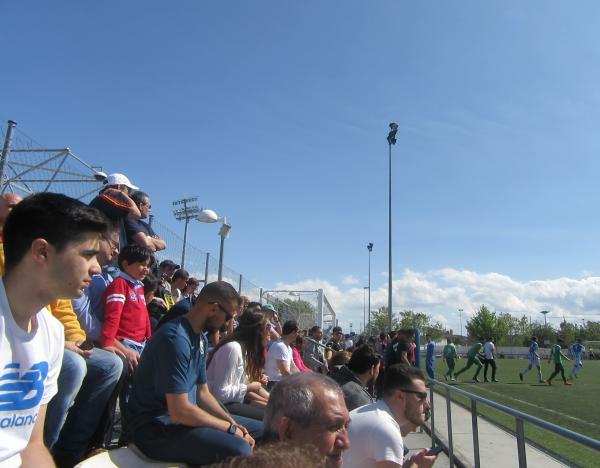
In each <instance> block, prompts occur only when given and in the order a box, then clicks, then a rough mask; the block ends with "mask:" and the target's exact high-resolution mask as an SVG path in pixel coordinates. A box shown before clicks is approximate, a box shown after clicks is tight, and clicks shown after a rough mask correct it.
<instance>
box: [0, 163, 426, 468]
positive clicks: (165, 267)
mask: <svg viewBox="0 0 600 468" xmlns="http://www.w3.org/2000/svg"><path fill="white" fill-rule="evenodd" d="M150 211H151V199H150V196H149V195H148V194H146V193H144V192H142V191H141V190H139V188H138V187H136V186H135V185H133V184H132V183H131V181H130V180H129V179H128V178H127V177H126V176H124V175H123V174H111V175H109V176H108V177H107V179H106V181H105V185H104V187H103V189H102V191H101V192H100V193H99V194H98V195H97V196H96V197H95V198H94V199H93V200H92V202H91V203H90V204H89V205H86V204H84V203H82V202H80V201H77V200H74V199H72V198H69V197H67V196H65V195H61V194H54V193H39V194H35V195H30V196H28V197H27V198H25V199H21V197H20V196H18V195H16V194H14V193H5V194H4V195H2V196H0V273H1V274H2V281H1V282H0V312H1V313H0V359H1V362H0V365H1V368H2V369H1V371H0V466H8V467H12V466H15V467H16V466H32V467H36V468H37V467H44V466H59V467H72V466H76V465H77V464H79V463H81V465H82V466H85V460H86V459H88V458H90V457H94V456H98V454H99V453H101V452H103V451H106V450H107V449H114V448H115V442H114V441H115V440H116V437H115V427H120V431H119V432H118V442H116V445H117V446H118V447H129V448H130V449H131V450H132V451H135V452H136V453H141V455H142V456H144V457H146V458H147V459H151V460H156V461H164V462H169V463H179V464H187V465H190V466H209V465H212V466H222V467H225V466H300V464H302V466H304V467H307V466H323V467H339V466H342V465H343V466H346V467H369V466H373V467H375V466H389V467H393V466H418V467H429V466H432V465H433V464H434V462H435V460H436V456H435V455H429V454H428V451H427V450H421V451H419V452H417V453H415V454H413V455H412V456H407V453H408V449H407V448H406V446H405V444H404V440H403V437H404V436H406V435H407V434H408V433H409V432H411V431H414V430H415V429H417V428H418V427H420V426H421V425H423V424H424V423H425V421H426V419H427V418H428V416H429V403H428V401H427V396H428V392H427V390H426V386H425V384H426V379H425V377H424V374H423V373H422V372H421V371H420V370H419V369H417V368H415V367H414V365H415V349H414V343H412V341H411V336H410V332H409V331H400V332H398V333H392V334H390V335H386V334H382V335H381V336H380V337H379V338H375V337H369V338H366V337H362V338H358V337H356V336H354V335H344V334H343V330H342V329H341V328H340V327H337V326H336V327H333V329H332V330H330V331H329V330H328V332H330V336H329V337H328V338H326V337H325V335H324V330H322V329H321V328H320V327H319V326H318V325H315V326H313V327H312V328H310V329H309V330H301V329H299V327H298V324H297V323H296V322H295V321H293V320H289V321H286V322H285V323H280V321H279V316H278V313H277V310H276V307H275V306H274V305H272V304H261V303H260V302H252V301H251V300H250V299H249V298H246V297H243V296H240V295H239V294H238V292H237V291H236V290H235V288H233V287H232V286H231V285H230V284H229V283H227V282H224V281H217V282H212V283H208V284H206V282H205V281H204V282H203V281H200V280H198V279H196V278H193V277H191V276H190V274H189V273H188V272H187V271H185V270H184V269H183V268H180V266H179V265H177V264H176V263H175V262H174V261H172V260H164V261H162V262H158V261H157V259H156V257H155V254H156V252H159V251H161V250H164V249H165V248H166V243H165V241H164V240H163V239H161V238H160V237H159V236H158V235H157V234H156V233H155V232H154V231H153V229H152V227H151V226H150V225H149V224H148V223H147V222H146V221H145V220H146V219H147V218H148V217H149V214H150ZM201 283H204V284H202V285H201ZM200 286H202V288H200ZM357 338H358V339H357Z"/></svg>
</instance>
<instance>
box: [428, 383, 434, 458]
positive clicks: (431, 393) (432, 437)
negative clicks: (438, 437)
mask: <svg viewBox="0 0 600 468" xmlns="http://www.w3.org/2000/svg"><path fill="white" fill-rule="evenodd" d="M433 385H434V384H433V382H432V383H431V386H430V387H429V407H430V408H431V446H432V447H435V409H434V405H433Z"/></svg>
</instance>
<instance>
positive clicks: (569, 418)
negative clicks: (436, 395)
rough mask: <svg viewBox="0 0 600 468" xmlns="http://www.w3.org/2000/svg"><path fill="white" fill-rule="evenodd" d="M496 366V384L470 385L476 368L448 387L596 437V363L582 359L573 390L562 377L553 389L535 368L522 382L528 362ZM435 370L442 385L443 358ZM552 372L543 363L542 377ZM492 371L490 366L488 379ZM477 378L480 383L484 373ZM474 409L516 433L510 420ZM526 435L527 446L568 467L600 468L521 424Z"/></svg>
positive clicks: (594, 459) (599, 380) (599, 410)
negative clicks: (540, 450)
mask: <svg viewBox="0 0 600 468" xmlns="http://www.w3.org/2000/svg"><path fill="white" fill-rule="evenodd" d="M466 361H467V360H466V359H465V358H462V359H459V360H458V361H457V365H456V370H457V371H458V370H460V369H461V368H462V367H463V366H464V365H466ZM496 362H497V366H498V371H497V373H496V378H497V379H498V380H500V382H498V383H483V382H482V383H473V382H472V380H471V379H472V377H473V374H474V373H475V369H476V368H475V367H474V366H473V367H471V369H469V370H468V371H466V372H464V373H463V374H461V375H460V377H459V381H458V382H456V383H454V382H448V383H451V384H455V385H456V386H457V387H459V388H461V389H463V390H465V391H467V392H470V393H474V394H477V395H479V396H481V397H483V398H486V399H488V400H493V401H496V402H498V403H501V404H503V405H505V406H509V407H511V408H515V409H517V410H519V411H522V412H524V413H528V414H531V415H533V416H536V417H538V418H540V419H544V420H546V421H549V422H551V423H554V424H556V425H559V426H562V427H565V428H567V429H570V430H572V431H575V432H578V433H580V434H584V435H587V436H588V437H592V438H594V439H600V361H587V360H586V361H584V364H583V370H582V371H581V372H580V374H579V378H578V379H573V381H572V382H573V385H572V386H565V385H564V384H563V382H562V380H561V378H560V375H559V376H557V377H555V378H554V379H553V380H552V386H548V385H547V384H540V383H538V381H537V369H536V367H535V366H534V367H533V368H532V370H531V371H529V373H528V374H527V375H526V376H525V377H524V381H523V382H521V381H520V380H519V372H520V371H521V370H523V369H524V368H525V367H527V360H526V359H499V360H497V361H496ZM571 368H572V363H571V362H569V361H566V362H565V374H566V376H567V378H568V377H569V374H570V371H571ZM435 370H436V378H438V379H439V380H441V381H443V375H444V373H445V372H446V370H447V368H446V366H445V363H444V361H443V359H439V358H438V359H437V360H436V363H435ZM553 370H554V364H548V362H547V361H542V374H543V377H544V379H546V378H548V376H549V375H550V374H551V373H552V372H553ZM491 371H492V369H491V367H490V368H489V369H488V378H489V379H491ZM479 379H480V380H482V381H483V369H482V371H481V372H480V374H479ZM456 401H457V402H458V403H461V404H464V405H466V404H467V400H466V399H465V398H461V397H456ZM478 411H479V413H480V414H481V415H482V416H483V417H486V418H488V419H489V420H491V421H493V422H495V423H497V424H499V425H501V426H503V427H505V428H507V429H509V430H510V431H513V432H514V431H515V422H514V418H512V417H510V416H507V415H504V414H503V413H501V412H499V411H497V410H494V409H491V408H489V407H486V406H485V405H482V404H479V405H478ZM525 436H526V438H527V439H528V440H529V441H530V442H533V443H535V444H537V445H538V446H540V447H542V448H545V449H547V450H548V451H550V452H552V453H554V454H555V455H558V456H559V457H560V458H562V459H563V460H564V461H565V462H567V464H568V465H569V466H585V467H588V466H589V467H592V466H596V467H597V466H600V453H598V452H595V451H594V450H591V449H588V448H586V447H583V446H581V445H579V444H577V443H575V442H571V441H569V440H567V439H565V438H563V437H560V436H556V435H554V434H552V433H549V432H548V431H545V430H543V429H540V428H537V427H536V426H532V425H531V424H528V423H525ZM515 451H516V445H515Z"/></svg>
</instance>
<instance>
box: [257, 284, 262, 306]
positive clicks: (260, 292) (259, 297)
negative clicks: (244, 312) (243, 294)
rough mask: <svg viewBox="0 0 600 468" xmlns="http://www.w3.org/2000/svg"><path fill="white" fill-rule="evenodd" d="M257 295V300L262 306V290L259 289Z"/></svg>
mask: <svg viewBox="0 0 600 468" xmlns="http://www.w3.org/2000/svg"><path fill="white" fill-rule="evenodd" d="M259 294H260V295H259V296H258V300H259V301H260V304H261V305H262V301H263V298H262V297H263V288H260V291H259Z"/></svg>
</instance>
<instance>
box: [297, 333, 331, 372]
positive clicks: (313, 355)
mask: <svg viewBox="0 0 600 468" xmlns="http://www.w3.org/2000/svg"><path fill="white" fill-rule="evenodd" d="M308 336H309V338H311V339H310V340H304V349H303V354H302V357H303V360H304V362H305V363H306V365H307V366H308V367H310V368H311V369H312V370H313V371H315V372H320V373H322V374H327V371H328V367H327V366H328V363H327V357H326V356H325V346H324V345H322V346H321V344H322V343H323V341H322V340H323V330H322V329H321V327H319V326H318V325H315V326H314V327H312V328H311V329H310V330H309V331H308Z"/></svg>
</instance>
